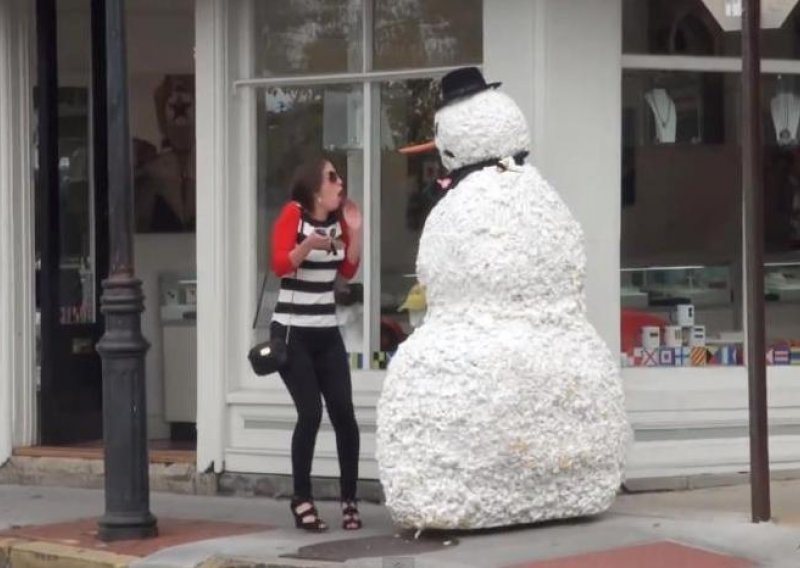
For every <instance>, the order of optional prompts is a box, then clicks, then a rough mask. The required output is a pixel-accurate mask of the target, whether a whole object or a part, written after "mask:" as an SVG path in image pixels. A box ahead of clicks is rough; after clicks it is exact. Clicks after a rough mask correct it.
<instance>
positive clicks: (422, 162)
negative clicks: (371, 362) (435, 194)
mask: <svg viewBox="0 0 800 568" xmlns="http://www.w3.org/2000/svg"><path fill="white" fill-rule="evenodd" d="M380 100H381V107H380V108H381V116H382V121H381V129H382V132H381V139H382V140H383V141H384V146H383V148H382V150H381V198H380V199H381V211H380V223H381V234H380V251H381V254H380V258H381V264H380V271H381V272H380V278H381V289H380V302H381V304H380V350H381V351H382V352H386V353H393V352H394V351H395V350H396V349H397V346H398V345H399V344H400V343H402V342H403V341H404V340H405V338H406V337H408V334H409V333H411V332H412V331H413V329H414V327H415V326H417V325H419V323H421V321H422V318H423V317H424V314H425V311H426V305H425V292H424V289H422V288H421V286H419V284H418V282H417V280H416V275H415V270H416V266H415V264H416V257H417V247H418V244H419V237H420V234H421V232H422V228H423V226H424V224H425V219H426V218H427V216H428V213H430V211H431V208H432V207H433V205H434V202H433V199H432V197H431V195H432V194H431V193H430V185H431V184H432V183H435V179H436V177H437V175H439V173H440V168H441V165H440V162H439V158H438V154H437V153H436V152H431V153H429V154H418V155H411V156H406V155H403V154H400V153H399V152H398V151H397V148H399V147H401V146H403V145H405V144H409V143H415V142H420V141H424V140H430V139H431V138H432V137H433V116H434V112H435V105H436V101H437V100H438V82H437V81H433V80H430V79H420V80H412V81H405V82H391V83H386V84H383V85H381V87H380Z"/></svg>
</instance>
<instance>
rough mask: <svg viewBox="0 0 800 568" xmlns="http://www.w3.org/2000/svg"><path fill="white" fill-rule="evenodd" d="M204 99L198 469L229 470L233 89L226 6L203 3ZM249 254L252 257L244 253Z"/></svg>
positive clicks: (200, 108)
mask: <svg viewBox="0 0 800 568" xmlns="http://www.w3.org/2000/svg"><path fill="white" fill-rule="evenodd" d="M195 10H196V12H195V73H196V77H195V89H196V99H197V114H196V116H197V124H196V136H197V140H196V143H197V303H198V310H197V468H198V470H200V471H205V470H208V469H209V468H213V470H214V471H215V472H221V471H222V470H223V467H224V463H223V459H224V453H223V452H224V445H225V439H226V431H227V429H226V426H225V396H226V392H227V389H226V380H227V379H228V376H227V371H228V370H229V369H230V368H231V366H230V364H229V362H228V358H229V357H234V356H238V357H240V358H244V357H245V355H246V346H245V345H242V346H241V348H240V350H239V352H237V353H230V350H229V348H228V347H227V345H228V337H227V335H226V334H227V332H228V331H229V330H230V327H231V325H230V322H229V317H228V315H229V312H230V309H229V301H230V300H231V297H230V296H231V292H230V287H229V278H232V277H233V275H231V274H230V270H229V263H228V260H229V254H228V253H227V251H228V241H229V238H228V232H229V231H228V222H229V217H230V210H229V208H228V205H227V203H228V202H227V199H226V184H227V179H228V178H227V175H226V155H227V146H226V140H227V136H226V130H227V126H226V124H227V98H228V92H229V85H228V84H227V72H226V50H225V38H226V33H225V30H226V19H225V13H226V11H225V2H224V1H223V0H197V2H196V8H195ZM242 254H245V253H242Z"/></svg>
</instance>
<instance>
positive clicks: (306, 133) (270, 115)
mask: <svg viewBox="0 0 800 568" xmlns="http://www.w3.org/2000/svg"><path fill="white" fill-rule="evenodd" d="M362 108H363V103H362V88H361V85H332V86H327V87H313V88H312V87H281V88H277V87H276V88H267V89H261V90H259V91H258V112H257V121H258V156H260V159H259V161H258V174H257V175H258V178H257V179H258V193H257V195H258V228H257V231H258V234H259V235H263V236H264V238H262V239H259V241H258V244H257V251H258V271H259V275H260V277H261V278H263V275H264V274H265V271H266V270H267V269H268V266H269V261H270V250H269V235H270V234H271V232H272V226H273V223H274V221H275V219H276V218H277V216H278V214H279V213H280V211H281V208H282V207H283V205H284V204H285V203H286V202H288V201H289V199H290V195H289V193H290V184H291V178H292V175H293V172H294V169H295V168H296V167H297V166H298V165H300V163H301V162H302V160H303V159H304V158H305V157H306V156H308V155H311V154H313V153H315V152H319V151H320V150H322V149H324V150H325V151H326V152H327V153H328V154H329V155H330V157H331V158H332V159H333V161H334V162H335V166H336V168H337V171H338V172H339V174H340V175H341V176H342V178H343V179H344V180H345V184H346V188H347V192H348V196H349V197H350V198H352V199H353V200H354V201H356V202H357V203H359V205H360V206H361V207H363V182H362V179H363V178H362V177H361V172H362V169H363V158H362V156H363V149H362V147H361V146H362V139H361V133H362V130H361V128H360V125H361V121H362V116H361V114H362ZM362 274H363V271H359V273H358V274H357V275H356V278H354V279H353V280H352V281H351V282H349V283H348V282H344V281H341V282H338V283H337V293H336V298H337V315H338V316H339V321H340V324H341V331H342V335H343V337H344V339H345V346H346V347H347V350H348V352H349V353H351V354H352V355H353V358H354V361H355V360H356V359H357V356H358V354H359V353H361V352H362V350H363V331H362V330H363V310H364V306H363V301H364V300H363V296H364V294H363V280H362ZM279 285H280V282H279V280H278V278H276V277H275V276H274V274H271V273H270V277H269V278H268V280H267V292H266V293H265V298H264V302H263V305H262V310H261V317H260V319H259V325H260V326H261V327H266V326H268V324H269V321H270V319H271V317H272V313H271V310H272V308H273V307H274V306H275V301H276V299H277V293H278V288H279Z"/></svg>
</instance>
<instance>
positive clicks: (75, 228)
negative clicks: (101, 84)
mask: <svg viewBox="0 0 800 568" xmlns="http://www.w3.org/2000/svg"><path fill="white" fill-rule="evenodd" d="M34 105H35V106H38V92H36V91H35V92H34ZM35 116H36V115H35ZM34 132H36V129H35V128H34ZM89 164H90V162H89V95H88V89H86V88H83V87H60V88H59V89H58V186H59V203H58V210H59V211H60V219H59V227H60V235H59V247H60V250H59V274H58V305H59V309H60V317H59V321H60V323H61V324H64V325H69V324H85V323H93V322H94V321H95V317H96V314H95V294H96V293H95V266H94V250H93V247H92V240H93V238H94V229H93V223H92V220H93V213H94V211H93V207H92V203H93V200H94V197H93V193H92V186H91V183H90V175H89V173H90V171H89V167H90V166H89ZM35 191H36V193H37V199H36V205H37V208H38V207H41V206H42V203H43V196H42V193H41V192H42V191H43V189H42V188H41V187H40V184H39V176H38V175H37V176H35ZM40 214H41V211H39V212H38V213H37V215H40ZM39 238H40V234H39V232H38V231H37V234H36V256H37V264H38V263H40V262H41V242H40V241H39ZM39 268H41V267H39ZM38 301H40V299H38V298H37V303H38Z"/></svg>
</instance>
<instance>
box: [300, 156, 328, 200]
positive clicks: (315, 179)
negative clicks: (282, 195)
mask: <svg viewBox="0 0 800 568" xmlns="http://www.w3.org/2000/svg"><path fill="white" fill-rule="evenodd" d="M325 162H330V163H331V164H333V163H334V162H333V160H332V159H331V158H330V156H327V155H326V154H318V155H315V156H312V157H310V158H308V159H306V160H304V161H303V163H302V164H300V165H299V166H297V168H296V169H295V171H294V175H293V176H292V185H291V188H292V199H293V200H294V201H297V202H298V203H299V204H300V205H301V206H302V207H303V209H305V210H306V211H313V209H314V197H315V196H316V195H317V193H318V192H319V190H320V188H321V187H322V170H323V169H325Z"/></svg>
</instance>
